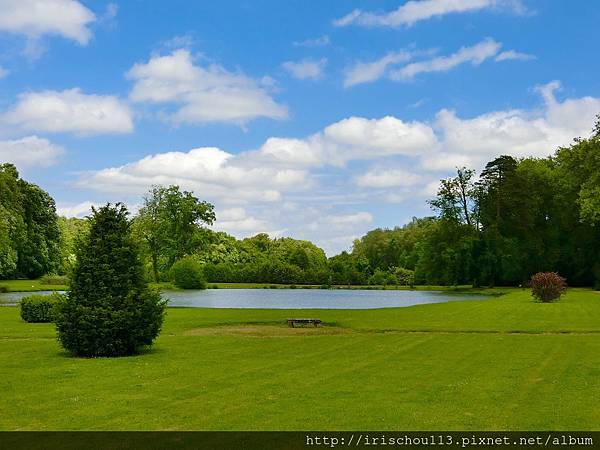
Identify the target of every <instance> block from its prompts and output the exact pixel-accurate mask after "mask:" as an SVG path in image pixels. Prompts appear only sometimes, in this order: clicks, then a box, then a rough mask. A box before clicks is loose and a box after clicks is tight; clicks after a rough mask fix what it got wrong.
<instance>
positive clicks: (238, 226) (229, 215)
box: [212, 207, 280, 237]
mask: <svg viewBox="0 0 600 450" xmlns="http://www.w3.org/2000/svg"><path fill="white" fill-rule="evenodd" d="M212 229H213V230H215V231H225V232H227V233H229V234H232V235H234V236H238V237H246V236H254V235H256V234H258V233H267V234H269V235H271V234H278V230H272V229H271V228H270V227H269V224H268V222H267V221H265V220H264V219H257V218H256V217H254V216H252V215H249V214H248V212H247V211H246V209H244V208H239V207H238V208H227V209H222V210H219V211H218V212H217V220H216V221H215V224H214V225H213V226H212ZM279 231H280V230H279Z"/></svg>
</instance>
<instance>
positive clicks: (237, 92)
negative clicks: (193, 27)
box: [127, 49, 287, 124]
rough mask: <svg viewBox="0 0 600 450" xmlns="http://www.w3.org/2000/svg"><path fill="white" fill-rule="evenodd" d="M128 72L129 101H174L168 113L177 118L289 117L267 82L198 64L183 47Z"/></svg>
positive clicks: (190, 121)
mask: <svg viewBox="0 0 600 450" xmlns="http://www.w3.org/2000/svg"><path fill="white" fill-rule="evenodd" d="M127 77H128V78H129V79H131V80H133V81H134V86H133V89H132V91H131V93H130V98H131V100H132V101H134V102H138V103H142V102H144V103H151V104H152V103H153V104H164V105H170V106H174V108H175V110H174V111H170V112H168V113H167V115H168V119H169V120H170V121H172V122H173V123H175V124H182V123H188V124H198V123H205V122H234V123H245V122H248V121H249V120H252V119H256V118H258V117H268V118H272V119H284V118H286V117H287V108H286V107H285V106H282V105H280V104H278V103H276V102H275V100H273V98H272V97H271V96H270V95H269V94H268V92H267V90H266V86H264V84H265V83H261V81H259V80H254V79H252V78H249V77H247V76H246V75H244V74H241V73H232V72H229V71H227V70H226V69H225V68H223V67H221V66H220V65H218V64H209V65H207V66H206V67H202V66H199V65H196V64H195V63H194V61H193V60H192V55H191V54H190V52H189V51H188V50H185V49H179V50H175V51H173V52H172V53H171V54H169V55H165V56H154V57H152V58H151V59H150V60H149V61H148V62H146V63H139V64H135V65H134V66H133V67H132V68H131V70H129V72H128V73H127Z"/></svg>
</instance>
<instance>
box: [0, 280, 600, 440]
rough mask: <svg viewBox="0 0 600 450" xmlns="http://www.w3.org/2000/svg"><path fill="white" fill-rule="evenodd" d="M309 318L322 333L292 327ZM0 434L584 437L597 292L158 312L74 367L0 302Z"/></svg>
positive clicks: (596, 378)
mask: <svg viewBox="0 0 600 450" xmlns="http://www.w3.org/2000/svg"><path fill="white" fill-rule="evenodd" d="M296 316H315V317H320V318H321V319H322V320H324V321H325V327H323V328H322V329H299V330H290V329H288V328H286V327H285V325H284V321H285V319H286V318H288V317H296ZM0 392H1V393H2V395H1V396H0V429H2V430H55V429H72V430H80V429H88V430H105V429H111V430H117V429H135V430H157V429H160V430H165V429H169V430H190V429H191V430H215V429H221V430H234V429H235V430H252V429H261V430H265V429H266V430H284V429H285V430H289V429H296V430H300V429H329V430H341V429H414V430H418V429H437V430H450V429H473V430H475V429H494V430H507V429H520V430H527V429H579V430H585V429H598V424H599V423H600V409H599V408H598V405H597V399H598V398H600V294H598V293H596V292H592V291H586V290H571V291H570V292H569V294H568V295H567V296H566V297H565V298H564V299H563V300H562V301H561V302H559V303H555V304H540V303H534V302H532V301H531V298H530V297H529V295H528V293H527V292H525V291H522V290H512V291H511V292H510V293H508V294H506V295H504V296H501V297H497V298H493V299H491V300H486V301H468V302H451V303H442V304H431V305H423V306H415V307H409V308H396V309H379V310H358V311H357V310H353V311H351V310H318V311H302V312H299V311H282V310H239V309H237V310H236V309H221V310H218V309H183V308H182V309H179V308H172V309H169V310H168V316H167V319H166V322H165V326H164V330H163V333H162V335H161V337H160V338H159V339H158V340H157V343H156V345H155V346H154V347H153V348H152V350H150V351H149V352H146V353H145V354H142V355H139V356H135V357H129V358H117V359H78V358H72V357H70V356H68V355H67V354H65V353H64V352H63V351H62V350H61V349H60V347H59V346H58V344H57V343H56V340H55V333H54V329H53V327H52V325H48V324H26V323H24V322H22V321H20V319H19V317H18V309H17V308H12V307H4V308H0Z"/></svg>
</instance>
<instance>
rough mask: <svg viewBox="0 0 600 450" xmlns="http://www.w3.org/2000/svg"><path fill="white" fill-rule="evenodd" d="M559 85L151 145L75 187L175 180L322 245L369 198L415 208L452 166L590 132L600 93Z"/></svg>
mask: <svg viewBox="0 0 600 450" xmlns="http://www.w3.org/2000/svg"><path fill="white" fill-rule="evenodd" d="M559 88H560V84H559V83H558V82H552V83H548V84H546V85H543V86H540V87H538V88H537V92H539V94H540V95H541V97H542V99H543V102H542V103H541V105H538V106H537V107H535V108H532V109H507V110H500V111H492V112H487V113H484V114H480V115H477V116H472V117H462V116H460V115H459V114H458V113H457V112H455V111H450V110H447V109H442V110H441V111H439V112H438V113H437V115H436V116H435V117H433V118H432V120H431V122H430V123H428V122H418V121H416V122H405V121H402V120H401V119H399V118H396V117H392V116H388V117H383V118H380V119H368V118H364V117H350V118H347V119H344V120H341V121H339V122H336V123H333V124H331V125H329V126H327V127H325V128H324V129H323V130H321V131H318V132H316V133H314V134H312V135H309V136H306V137H304V138H291V137H288V138H285V137H272V138H268V139H267V140H266V141H265V142H264V143H263V145H261V146H259V147H258V148H257V149H254V150H247V151H243V152H240V153H237V154H234V153H230V152H226V151H224V150H221V149H217V148H199V149H193V150H190V151H188V152H167V153H157V154H154V155H150V156H147V157H146V158H143V159H141V160H138V161H134V162H132V163H130V164H126V165H124V166H120V167H112V168H107V169H104V170H100V171H96V172H90V173H87V174H84V175H82V177H81V179H80V180H79V181H78V186H79V187H84V188H90V189H93V190H97V191H102V192H112V193H113V194H119V195H123V194H130V195H140V194H142V193H144V192H145V191H147V189H148V188H149V187H150V186H151V185H152V184H163V185H167V184H179V185H180V186H182V188H184V189H188V190H192V191H194V192H195V193H196V194H197V195H198V196H199V197H202V198H206V199H208V200H211V201H214V202H215V204H216V205H217V219H218V221H219V222H218V224H217V229H223V230H225V231H227V232H230V233H233V234H235V235H236V236H239V237H243V236H250V235H252V234H255V233H257V232H261V231H265V232H268V233H270V234H272V235H275V234H279V235H281V234H285V235H289V236H294V237H297V238H301V239H310V240H313V241H314V242H317V243H318V244H319V245H321V246H322V247H323V248H325V249H326V251H327V252H328V253H329V254H332V253H335V252H337V251H339V250H340V249H342V248H346V247H347V246H348V245H349V244H350V243H351V240H352V237H354V236H359V235H361V234H363V233H364V232H365V231H367V230H368V229H369V227H372V226H373V222H374V219H373V211H372V210H370V208H371V207H372V205H377V204H379V205H381V204H382V203H397V202H411V204H418V205H424V200H425V199H426V198H431V196H432V195H434V194H435V191H436V190H437V187H438V180H439V178H442V177H445V176H447V175H449V174H450V173H452V172H453V171H454V169H455V167H457V166H463V165H466V166H469V167H472V168H474V169H476V170H481V169H482V168H483V166H484V164H485V163H486V162H488V161H489V160H491V159H492V158H494V157H496V156H499V155H501V154H512V155H514V156H530V155H533V156H541V157H545V156H548V155H550V154H552V153H553V152H554V150H555V149H556V147H557V146H559V145H568V144H569V143H570V142H572V139H573V137H575V136H588V135H589V133H590V131H591V128H592V127H593V124H594V122H595V115H596V114H597V113H598V112H600V98H594V97H581V98H568V99H565V100H562V99H561V100H559V99H558V98H557V90H558V89H559ZM365 162H368V164H365ZM273 202H276V203H275V204H274V203H273ZM222 208H225V209H224V210H223V209H222Z"/></svg>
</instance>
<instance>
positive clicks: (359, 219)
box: [322, 211, 373, 228]
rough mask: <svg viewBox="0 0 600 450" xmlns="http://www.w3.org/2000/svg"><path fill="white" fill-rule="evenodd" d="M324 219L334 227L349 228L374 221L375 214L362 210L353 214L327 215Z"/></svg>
mask: <svg viewBox="0 0 600 450" xmlns="http://www.w3.org/2000/svg"><path fill="white" fill-rule="evenodd" d="M322 221H323V222H324V223H326V224H328V225H332V226H334V227H339V228H347V227H354V226H356V225H363V224H368V223H371V222H373V216H372V215H371V214H370V213H368V212H364V211H361V212H357V213H352V214H338V215H330V216H325V217H324V218H323V220H322Z"/></svg>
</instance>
